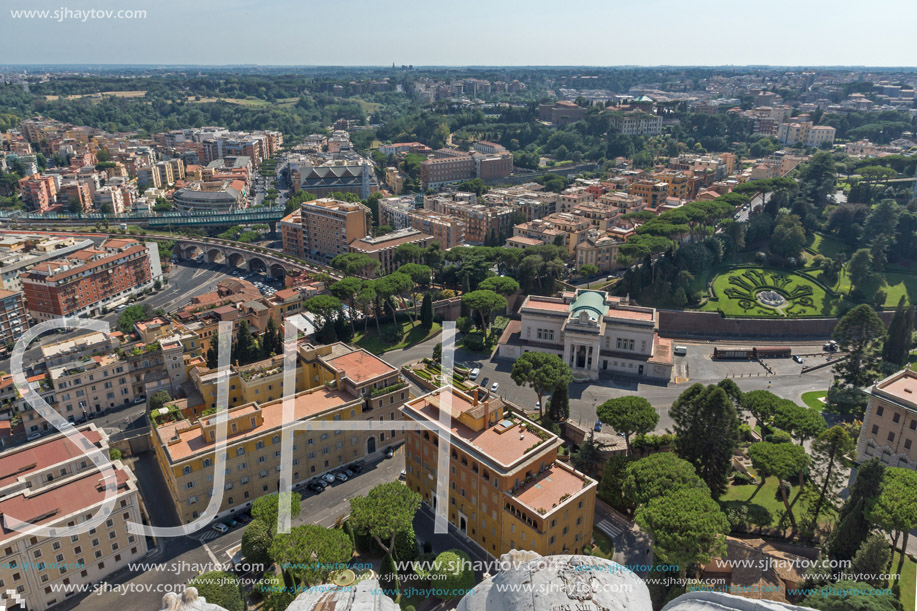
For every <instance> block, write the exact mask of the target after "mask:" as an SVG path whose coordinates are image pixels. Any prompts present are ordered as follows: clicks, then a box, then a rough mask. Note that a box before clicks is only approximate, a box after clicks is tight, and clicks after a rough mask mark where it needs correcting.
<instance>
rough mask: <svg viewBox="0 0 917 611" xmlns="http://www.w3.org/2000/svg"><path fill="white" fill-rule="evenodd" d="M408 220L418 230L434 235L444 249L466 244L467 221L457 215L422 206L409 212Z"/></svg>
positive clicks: (434, 238)
mask: <svg viewBox="0 0 917 611" xmlns="http://www.w3.org/2000/svg"><path fill="white" fill-rule="evenodd" d="M408 222H409V223H410V225H411V227H413V228H414V229H416V230H417V231H419V232H421V233H425V234H427V235H429V236H432V237H433V240H434V241H436V242H439V245H440V246H442V248H443V250H449V249H450V248H454V247H456V246H462V245H464V244H465V222H464V221H462V220H461V219H459V218H457V217H454V216H449V215H448V214H438V213H436V212H433V211H432V210H426V209H424V208H421V209H419V210H412V211H411V212H409V213H408Z"/></svg>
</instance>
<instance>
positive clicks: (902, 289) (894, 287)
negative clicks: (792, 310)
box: [812, 270, 917, 308]
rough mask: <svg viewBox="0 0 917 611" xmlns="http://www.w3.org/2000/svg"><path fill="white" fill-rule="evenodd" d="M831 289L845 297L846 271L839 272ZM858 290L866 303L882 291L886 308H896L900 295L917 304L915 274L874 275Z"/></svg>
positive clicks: (846, 285) (916, 277)
mask: <svg viewBox="0 0 917 611" xmlns="http://www.w3.org/2000/svg"><path fill="white" fill-rule="evenodd" d="M812 275H813V276H815V277H819V276H820V275H821V272H820V271H817V272H812ZM832 288H833V289H834V290H835V291H837V292H838V293H841V294H845V295H846V294H847V293H848V292H850V277H849V276H848V275H847V271H846V270H844V271H843V272H841V275H840V278H839V279H838V281H837V285H835V286H834V287H832ZM860 289H861V290H862V291H863V293H865V294H866V296H867V301H871V297H872V295H874V294H875V292H876V291H877V290H879V289H882V290H884V291H885V292H886V296H885V307H886V308H894V307H895V306H897V305H898V300H899V299H900V298H901V296H902V295H904V296H905V297H906V298H907V302H908V303H917V274H915V273H908V272H904V271H889V272H885V273H884V274H882V275H881V276H879V275H876V276H873V277H872V278H870V279H869V280H868V281H867V282H866V283H865V284H864V285H863V286H861V287H860Z"/></svg>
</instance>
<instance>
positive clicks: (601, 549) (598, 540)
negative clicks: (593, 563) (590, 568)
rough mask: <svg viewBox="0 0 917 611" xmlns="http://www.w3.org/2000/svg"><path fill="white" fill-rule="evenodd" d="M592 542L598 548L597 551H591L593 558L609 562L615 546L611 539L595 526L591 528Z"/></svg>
mask: <svg viewBox="0 0 917 611" xmlns="http://www.w3.org/2000/svg"><path fill="white" fill-rule="evenodd" d="M592 541H593V542H594V543H595V545H596V547H597V548H598V549H597V550H596V549H593V551H592V555H593V556H599V557H601V558H607V559H608V560H611V557H612V556H614V555H615V546H614V543H613V542H612V540H611V538H610V537H609V536H608V535H606V534H605V533H603V532H602V531H601V530H599V529H598V528H596V527H595V526H593V527H592Z"/></svg>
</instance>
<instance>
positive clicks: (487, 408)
mask: <svg viewBox="0 0 917 611" xmlns="http://www.w3.org/2000/svg"><path fill="white" fill-rule="evenodd" d="M475 394H477V393H475ZM489 424H490V399H488V400H486V401H484V426H485V427H486V426H488V425H489Z"/></svg>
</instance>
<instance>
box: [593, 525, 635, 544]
mask: <svg viewBox="0 0 917 611" xmlns="http://www.w3.org/2000/svg"><path fill="white" fill-rule="evenodd" d="M596 526H597V527H598V529H599V530H601V531H602V532H603V533H605V534H606V535H608V536H609V537H611V540H612V541H614V540H615V539H617V538H618V537H619V536H621V533H623V532H624V531H625V530H627V528H626V527H625V526H623V525H621V524H618V523H617V522H612V521H611V520H602V521H601V522H599V523H598V524H596Z"/></svg>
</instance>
